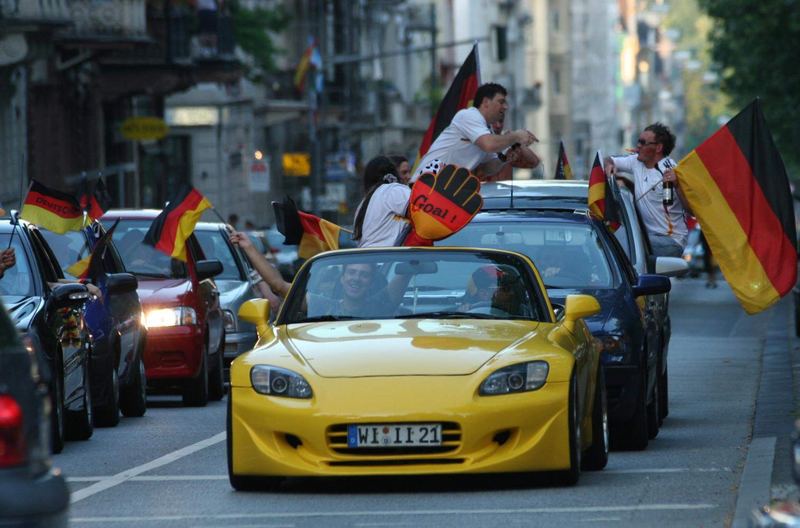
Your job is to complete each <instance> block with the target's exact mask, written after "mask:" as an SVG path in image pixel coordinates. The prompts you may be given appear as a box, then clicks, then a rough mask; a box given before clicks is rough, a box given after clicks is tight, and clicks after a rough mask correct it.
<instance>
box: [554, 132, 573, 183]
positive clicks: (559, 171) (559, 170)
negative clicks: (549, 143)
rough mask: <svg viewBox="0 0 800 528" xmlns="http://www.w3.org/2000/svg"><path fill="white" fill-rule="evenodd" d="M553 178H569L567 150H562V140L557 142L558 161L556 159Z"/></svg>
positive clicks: (570, 174) (570, 169)
mask: <svg viewBox="0 0 800 528" xmlns="http://www.w3.org/2000/svg"><path fill="white" fill-rule="evenodd" d="M553 179H555V180H571V179H572V167H570V166H569V160H568V159H567V151H566V150H564V142H563V141H559V142H558V161H556V174H555V176H554V177H553Z"/></svg>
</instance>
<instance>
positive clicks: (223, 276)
mask: <svg viewBox="0 0 800 528" xmlns="http://www.w3.org/2000/svg"><path fill="white" fill-rule="evenodd" d="M194 236H195V237H196V238H197V240H198V242H200V247H201V248H202V249H203V253H204V254H205V258H207V259H219V261H220V262H222V273H220V274H219V275H217V276H216V277H214V282H216V284H217V288H218V289H219V303H220V306H221V307H222V315H223V319H224V321H225V365H226V367H227V365H229V364H230V362H231V361H232V360H233V358H235V357H236V356H238V355H239V354H241V353H242V352H247V351H248V350H251V349H252V348H253V346H255V343H256V339H257V335H256V328H255V326H253V325H252V324H251V323H247V322H245V321H242V320H239V316H238V314H239V306H241V305H242V303H243V302H245V301H247V300H249V299H253V298H255V297H257V295H256V294H255V291H254V290H253V285H252V283H251V281H250V275H249V272H250V269H249V265H248V263H247V261H246V259H245V257H244V255H243V254H242V253H241V250H240V249H239V248H237V247H234V246H233V244H231V243H230V241H229V240H228V232H227V231H226V229H225V224H222V223H213V222H198V224H197V226H196V227H195V229H194Z"/></svg>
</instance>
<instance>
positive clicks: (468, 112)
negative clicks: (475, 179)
mask: <svg viewBox="0 0 800 528" xmlns="http://www.w3.org/2000/svg"><path fill="white" fill-rule="evenodd" d="M491 133H492V129H491V127H489V124H488V123H487V122H486V119H485V118H484V117H483V114H481V113H480V111H479V110H478V109H477V108H475V107H474V106H473V107H470V108H465V109H463V110H459V111H458V112H457V113H456V115H455V117H453V121H452V122H451V123H450V124H449V125H448V126H447V128H445V129H444V130H442V132H441V133H440V134H439V137H437V138H436V140H435V141H434V142H433V144H432V145H431V147H430V148H429V149H428V152H427V153H426V154H425V157H424V158H422V161H420V163H419V168H418V169H417V172H416V173H414V176H413V177H412V178H411V181H412V182H414V181H417V178H419V177H420V175H422V173H424V172H433V173H434V174H435V173H437V172H439V170H440V169H441V168H442V167H444V166H445V165H450V164H454V165H458V166H460V167H466V168H467V169H469V170H474V169H475V167H477V166H478V165H480V164H481V163H485V162H487V161H489V160H491V159H494V158H496V157H497V154H496V153H494V152H484V151H483V150H481V148H480V147H479V146H477V145H476V144H475V142H476V141H477V140H478V138H479V137H481V136H485V135H486V134H491Z"/></svg>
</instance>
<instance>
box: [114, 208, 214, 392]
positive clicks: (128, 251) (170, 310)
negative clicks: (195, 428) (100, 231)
mask: <svg viewBox="0 0 800 528" xmlns="http://www.w3.org/2000/svg"><path fill="white" fill-rule="evenodd" d="M159 212H160V211H158V210H112V211H108V212H107V213H106V214H105V215H103V217H102V219H101V221H102V222H103V224H104V225H105V226H106V227H108V226H111V225H112V224H113V223H114V222H115V221H116V220H117V219H119V220H120V222H119V225H118V226H117V228H116V230H115V231H114V235H113V240H114V244H115V245H116V247H117V250H118V252H119V254H120V256H121V257H122V261H123V263H124V264H125V269H126V271H127V272H129V273H132V274H134V275H135V276H136V278H137V279H138V281H139V288H138V293H139V299H140V300H141V303H142V317H143V319H144V323H145V325H146V326H147V342H146V345H145V351H144V365H145V371H146V375H147V384H148V387H150V388H154V389H169V388H173V387H176V386H177V387H178V388H179V389H180V390H181V392H182V394H183V402H184V404H185V405H192V406H203V405H205V404H206V403H207V402H208V400H209V399H211V400H219V399H221V398H222V396H223V395H224V378H223V376H224V371H223V366H222V363H223V353H224V347H225V330H224V326H223V318H222V310H221V308H220V304H219V291H218V290H217V286H216V284H215V283H214V276H216V275H218V274H219V273H221V272H222V263H221V262H220V261H219V260H216V259H214V260H207V259H206V258H205V256H204V254H203V250H202V249H201V248H200V244H199V243H198V242H197V240H196V239H195V237H194V235H192V236H190V237H189V238H188V239H187V241H186V247H187V249H188V257H187V261H186V262H183V261H181V260H178V259H174V258H170V257H169V256H167V255H165V254H164V253H162V252H161V251H158V250H156V249H155V248H153V247H152V246H149V245H147V244H144V243H142V239H143V238H144V235H145V234H146V233H147V230H148V229H150V224H151V223H152V222H153V220H154V219H155V218H156V216H158V214H159Z"/></svg>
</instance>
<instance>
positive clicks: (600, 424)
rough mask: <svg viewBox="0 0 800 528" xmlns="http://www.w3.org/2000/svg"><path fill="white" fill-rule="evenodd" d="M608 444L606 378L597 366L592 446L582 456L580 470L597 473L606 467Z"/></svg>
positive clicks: (601, 367) (601, 369)
mask: <svg viewBox="0 0 800 528" xmlns="http://www.w3.org/2000/svg"><path fill="white" fill-rule="evenodd" d="M609 443H610V440H609V432H608V395H607V393H606V376H605V372H604V369H603V365H599V366H598V368H597V386H596V387H595V391H594V404H593V408H592V446H591V447H590V448H589V449H587V450H586V452H585V453H584V454H583V459H582V461H581V462H582V468H581V469H585V470H587V471H599V470H601V469H603V468H604V467H606V464H608V451H609Z"/></svg>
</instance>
